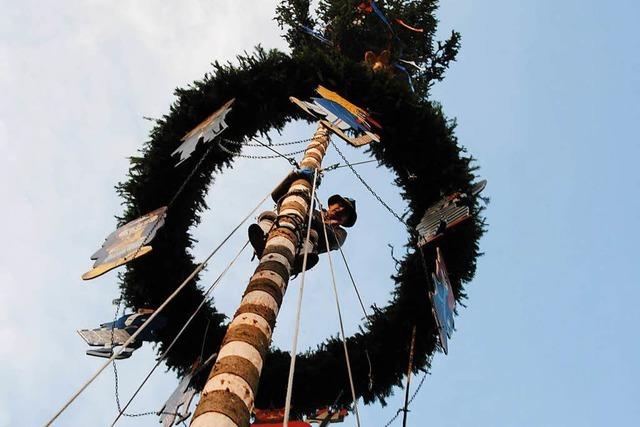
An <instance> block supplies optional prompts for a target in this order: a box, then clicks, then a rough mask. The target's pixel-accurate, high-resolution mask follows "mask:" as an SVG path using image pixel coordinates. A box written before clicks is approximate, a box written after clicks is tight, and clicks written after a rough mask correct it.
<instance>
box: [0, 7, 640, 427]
mask: <svg viewBox="0 0 640 427" xmlns="http://www.w3.org/2000/svg"><path fill="white" fill-rule="evenodd" d="M214 3H215V4H214ZM241 3H242V2H234V1H220V2H211V1H200V2H198V1H188V2H181V4H180V5H178V4H176V5H175V6H174V5H169V4H166V5H162V6H158V5H157V4H156V3H154V2H151V1H141V2H136V3H130V2H116V3H115V4H114V3H112V2H106V1H93V2H90V3H88V2H81V1H74V0H67V1H63V2H56V3H55V4H54V3H51V4H41V3H40V2H36V1H25V2H20V3H11V2H3V3H2V6H3V11H4V12H3V14H2V16H0V93H2V94H3V95H2V102H0V144H1V147H2V149H3V152H4V153H5V162H4V166H3V168H2V170H1V171H0V174H1V175H0V177H1V178H2V182H3V183H4V185H3V186H1V187H0V191H1V192H0V195H1V196H2V198H3V200H4V201H5V206H6V207H5V209H4V210H3V213H2V222H3V223H4V224H5V229H4V232H3V234H4V237H5V239H4V245H3V247H2V248H1V249H0V251H1V252H0V256H1V259H2V260H3V261H2V263H1V264H0V265H1V267H0V279H1V280H2V282H1V284H0V339H1V340H2V343H3V344H2V346H0V347H1V348H0V363H1V365H0V366H2V368H0V373H1V378H2V379H3V381H2V382H1V384H0V425H1V426H4V425H7V426H9V425H40V424H41V423H42V422H43V421H44V420H45V419H47V418H48V417H49V416H51V415H52V414H53V413H54V412H55V410H56V409H57V408H58V407H59V406H60V405H61V404H62V403H63V401H64V400H65V399H66V398H67V397H68V396H69V395H70V394H71V393H72V392H73V391H74V390H75V389H76V388H77V387H78V386H79V385H80V384H81V383H82V382H83V381H84V380H85V379H86V378H87V377H88V376H89V375H90V374H91V373H92V372H93V371H94V370H95V368H96V367H97V366H98V363H99V361H98V360H96V359H91V358H89V357H87V356H85V355H84V349H85V347H84V344H83V342H82V340H81V339H80V338H79V337H78V336H76V334H75V329H79V328H86V327H92V326H95V325H97V324H98V323H100V322H102V321H107V320H110V319H111V318H112V316H113V307H112V306H111V305H110V302H111V299H113V298H115V297H117V286H116V277H115V276H116V275H115V273H111V274H110V275H105V276H103V277H102V278H100V279H96V280H95V281H93V282H91V283H83V282H82V281H81V280H80V275H81V274H82V273H83V272H84V271H86V270H87V269H88V268H89V266H90V260H89V259H88V258H89V255H90V254H91V253H92V252H93V251H94V250H95V249H96V247H97V245H98V244H99V243H100V242H101V241H102V239H103V238H104V237H105V236H106V235H107V234H108V233H109V232H110V231H111V229H112V228H113V226H114V224H115V222H114V220H113V215H114V214H116V213H119V212H120V209H121V208H120V207H119V200H118V198H117V196H116V195H115V193H114V191H113V189H112V188H113V185H114V184H115V183H116V182H117V181H118V180H121V179H123V178H124V175H125V171H126V169H127V161H126V157H127V156H130V155H132V154H134V153H135V151H136V150H137V148H139V147H140V145H141V143H142V142H143V141H144V140H145V137H146V134H147V133H148V131H149V123H148V122H146V121H144V120H142V119H141V116H142V115H147V116H152V117H158V116H160V115H162V114H164V113H165V112H166V111H167V110H168V105H169V103H170V102H171V101H172V96H171V91H172V89H173V88H174V87H176V86H184V85H186V84H188V83H189V82H190V81H192V80H194V79H198V78H200V77H201V76H202V75H203V74H204V73H205V72H207V71H209V69H210V68H209V65H208V64H209V63H210V62H211V61H213V60H214V59H222V60H224V59H231V58H232V57H233V55H234V54H235V53H238V52H241V51H242V50H245V49H247V50H249V49H251V47H252V46H254V45H255V44H257V43H261V44H263V45H264V46H265V47H276V46H278V47H282V46H283V43H282V41H281V40H279V39H278V29H277V28H276V26H275V24H274V23H273V21H271V20H270V18H271V17H272V16H273V8H274V6H273V4H274V3H275V2H260V3H257V2H256V3H257V4H254V5H253V6H252V8H251V11H250V12H248V11H247V10H246V4H244V6H243V4H241ZM438 16H439V18H440V20H441V28H440V32H441V34H442V35H443V37H444V36H445V35H446V34H447V33H448V32H449V31H450V30H451V29H455V30H457V31H460V32H461V33H462V36H463V39H462V50H461V52H460V55H459V60H458V62H456V63H454V64H453V66H452V68H451V70H450V71H449V72H448V74H447V78H446V79H445V81H444V82H442V83H440V84H438V85H437V86H436V87H435V88H434V91H433V98H434V99H435V100H438V101H440V102H441V103H442V104H443V106H444V109H445V111H446V113H447V114H448V115H449V116H450V117H455V118H457V120H458V129H457V135H458V137H459V139H460V141H461V142H462V144H464V145H465V146H466V147H467V148H468V150H469V153H470V154H472V155H473V156H474V157H475V158H477V159H478V164H479V165H480V166H481V170H480V174H481V176H482V177H483V178H486V179H488V180H489V185H488V187H487V190H486V195H488V196H489V197H491V204H490V205H489V206H488V209H487V211H486V215H487V218H488V222H489V231H488V233H487V234H486V236H485V237H484V238H483V240H482V242H481V247H482V250H483V251H484V252H485V256H484V257H482V258H481V259H480V260H479V263H478V273H477V276H476V278H475V279H474V281H473V282H472V283H470V284H469V285H468V286H467V290H468V294H469V300H468V301H467V303H466V305H467V308H463V307H461V308H460V309H459V314H460V316H459V317H457V318H456V326H457V331H456V332H455V334H454V336H453V338H452V340H451V341H450V354H449V355H448V356H445V355H444V354H438V355H437V356H436V358H435V361H434V367H433V372H432V375H431V376H430V377H429V378H428V379H427V381H426V382H425V384H424V386H423V388H422V390H421V392H420V394H419V395H418V397H417V398H416V400H415V401H414V404H413V406H412V412H411V413H410V416H409V421H410V425H413V426H421V425H434V426H442V427H444V426H573V425H580V426H603V425H623V426H626V425H636V424H638V421H637V420H638V418H639V416H640V407H639V406H638V404H637V396H638V395H639V391H640V390H639V386H638V382H639V381H640V372H639V368H638V366H637V361H638V360H640V343H639V339H638V338H639V334H638V332H637V331H636V325H637V324H638V323H639V322H638V321H639V320H640V314H639V311H638V310H637V309H636V307H635V306H634V304H635V303H636V301H637V300H638V299H640V291H639V290H638V287H637V284H638V279H637V277H638V267H637V262H636V258H637V249H636V248H637V246H636V242H637V240H638V238H639V237H640V236H639V234H640V233H639V232H638V225H637V220H638V216H639V214H638V208H639V203H638V201H637V197H635V193H636V192H637V189H638V188H639V184H640V182H639V174H638V171H637V170H638V168H637V167H636V161H637V159H638V157H639V156H640V144H638V139H637V137H636V132H635V126H636V123H637V122H638V119H639V118H640V117H639V116H640V114H639V113H640V108H639V107H638V103H637V97H638V95H639V94H640V90H639V89H640V84H639V83H640V82H639V80H640V59H639V56H638V54H637V52H638V50H639V48H640V35H639V33H638V30H637V20H638V17H640V6H638V4H637V3H636V2H631V1H622V0H618V1H611V2H607V3H602V2H598V3H596V2H593V1H582V2H579V1H562V2H551V1H548V0H542V1H538V2H529V3H525V2H509V1H487V2H477V1H476V2H472V1H466V0H465V1H457V2H443V4H442V6H441V9H440V11H439V13H438ZM248 28H251V29H252V31H247V29H248ZM306 133H308V130H306V129H302V128H301V127H300V126H293V127H292V128H291V129H288V130H287V134H286V135H285V136H284V137H287V138H289V137H290V138H291V139H296V137H297V136H299V135H303V134H306ZM348 153H349V156H350V158H351V159H353V160H355V159H358V158H360V157H361V156H362V154H360V153H357V152H356V151H355V150H348ZM359 156H360V157H359ZM333 159H334V158H333V157H332V158H330V159H329V161H328V163H330V162H332V161H333ZM287 169H288V166H287V164H286V163H285V164H281V163H277V162H276V163H274V164H258V165H257V164H255V163H250V162H249V161H242V162H238V164H237V165H236V167H235V168H234V170H233V171H229V173H227V174H225V176H224V177H221V178H220V179H219V180H218V182H217V184H216V186H215V187H214V190H213V191H212V194H211V196H210V204H211V206H212V207H213V209H212V210H211V211H210V212H209V213H207V215H206V216H205V217H204V218H203V223H202V226H201V227H200V228H199V229H198V230H197V232H196V234H197V237H198V238H199V239H200V244H199V245H198V247H197V248H196V250H195V251H194V252H195V254H196V257H197V258H198V259H201V258H202V257H203V256H204V255H205V254H206V253H208V251H209V250H210V249H211V248H212V247H213V246H214V245H215V244H216V243H217V241H219V239H220V238H221V236H224V235H225V234H226V231H227V230H228V229H229V228H230V227H232V226H233V225H235V221H236V219H237V217H238V215H236V216H225V214H224V212H222V209H218V206H222V205H223V203H225V202H227V201H228V200H230V199H232V198H235V197H237V195H238V194H239V193H240V192H241V193H242V194H244V195H245V196H246V199H243V200H237V202H235V204H234V208H235V209H236V210H237V211H238V212H242V213H244V212H246V211H247V210H248V209H249V207H251V206H252V205H253V204H254V203H255V201H257V200H258V199H259V198H260V196H261V195H263V194H264V193H266V191H267V189H268V188H270V185H271V183H272V182H276V181H277V180H278V179H279V177H280V176H282V175H283V174H284V173H286V171H287ZM361 171H362V173H363V175H365V176H366V177H367V179H369V180H370V181H371V183H372V185H373V186H374V187H375V188H376V190H378V191H379V192H380V193H381V194H382V195H383V197H384V198H385V200H388V201H389V202H390V203H391V204H392V205H393V206H394V207H395V208H396V209H402V204H401V203H400V201H399V198H398V196H397V194H396V193H397V191H396V190H395V189H394V188H392V186H391V185H390V184H389V182H390V181H391V177H390V176H389V175H388V174H387V173H386V172H385V171H383V170H378V169H375V168H374V167H370V166H362V169H361ZM338 189H340V191H342V189H346V190H347V191H348V192H349V193H350V194H352V195H354V196H355V197H356V198H357V199H358V206H359V211H360V218H359V223H358V226H357V227H356V228H354V230H353V232H352V234H351V235H350V239H349V241H348V243H347V246H346V248H345V249H346V250H347V255H348V256H349V257H350V259H351V260H352V263H353V264H354V265H356V266H357V267H356V268H355V269H354V270H355V274H356V277H357V278H358V281H359V282H360V286H361V289H362V291H363V294H364V296H365V300H366V301H367V302H368V303H373V302H377V303H378V304H383V303H384V302H385V300H386V299H387V297H388V295H389V290H390V289H389V285H390V281H389V280H388V279H387V277H388V276H389V274H391V273H392V272H393V263H392V262H391V260H390V258H389V254H388V250H387V247H386V244H387V243H392V244H394V245H396V247H397V248H399V247H400V246H401V245H402V243H403V241H404V233H403V231H402V227H400V226H397V228H396V225H394V223H393V218H392V217H391V216H388V215H387V214H386V213H385V212H384V211H383V210H381V209H380V207H379V205H377V204H376V202H375V200H374V199H373V198H371V196H370V195H368V194H367V193H366V191H364V190H363V189H362V188H361V186H360V185H359V183H357V182H356V181H355V180H353V179H352V177H351V176H350V175H349V173H348V171H346V170H344V169H342V170H341V171H336V172H335V173H334V175H331V176H328V177H327V179H326V180H325V182H324V183H323V186H322V187H321V194H322V195H323V197H324V198H326V196H328V195H329V193H333V192H337V191H338ZM16 224H21V225H20V226H17V225H16ZM380 224H384V225H385V227H383V231H381V232H380V233H379V234H377V235H373V234H372V233H371V230H372V229H373V228H374V227H377V228H380V227H379V225H380ZM240 240H241V239H238V240H236V241H234V242H232V243H231V244H230V248H229V250H228V251H227V252H226V253H225V254H223V256H222V257H221V258H220V260H219V261H217V262H214V264H213V265H212V266H211V267H210V268H209V270H208V272H207V274H206V275H205V277H204V278H203V284H204V283H207V282H208V281H210V280H211V278H213V277H214V276H215V274H216V272H218V271H219V270H220V269H222V268H223V267H224V265H225V263H226V260H227V259H228V257H229V256H230V254H231V253H232V252H233V250H234V249H235V248H236V247H237V244H238V243H241V242H240ZM234 245H236V246H234ZM371 257H375V258H376V259H377V260H379V262H378V263H376V265H375V266H372V265H371V263H370V262H367V260H368V259H370V258H371ZM248 262H249V260H248V258H247V259H243V263H244V266H243V267H242V268H238V269H237V270H234V271H233V272H232V273H231V274H230V276H229V281H228V282H225V284H224V285H223V286H221V288H220V290H219V293H218V294H217V297H216V303H217V305H218V306H219V307H221V308H223V309H224V310H225V312H227V313H231V312H232V310H233V307H234V306H235V305H236V304H237V302H238V301H239V294H240V292H241V289H240V288H242V287H244V282H245V281H246V279H247V277H248V274H250V272H249V270H250V267H249V266H248V265H247V263H248ZM314 271H315V270H314ZM343 273H344V272H343V271H342V272H341V271H340V269H339V277H340V278H341V279H342V280H343V279H344V278H345V276H344V274H343ZM323 274H326V268H325V267H324V266H319V267H318V269H317V276H318V277H317V278H316V279H314V280H311V281H310V282H309V287H308V289H307V291H305V292H306V293H305V295H306V298H305V301H306V302H307V304H306V305H305V307H306V308H305V314H304V318H303V335H302V347H307V346H312V345H314V344H315V343H317V342H319V341H320V340H322V339H323V337H326V336H328V335H330V334H334V333H335V332H336V331H337V329H336V325H335V315H334V311H333V310H334V309H333V306H332V305H331V304H332V300H331V298H332V297H331V294H330V293H329V292H328V289H327V288H326V280H322V278H324V277H326V276H323ZM341 286H344V289H345V291H344V305H345V307H349V309H347V311H348V313H347V315H346V319H347V323H348V328H349V331H354V330H355V328H356V327H357V322H358V321H359V318H360V314H359V313H358V312H357V310H356V309H355V307H356V305H355V300H354V299H353V296H352V295H351V294H350V293H348V292H347V291H348V288H347V283H345V282H341ZM294 289H295V284H294V285H293V287H292V288H291V291H290V292H289V294H288V297H287V301H286V302H285V309H284V310H283V312H282V317H281V320H280V322H279V326H278V327H279V329H278V331H277V333H276V336H275V340H276V342H277V343H278V345H280V346H281V347H282V348H288V347H287V346H289V345H290V344H289V343H290V340H291V336H290V331H291V328H290V319H292V317H293V307H292V306H293V305H294V301H295V294H296V291H295V290H294ZM25 294H27V295H28V298H26V299H25ZM24 301H27V302H28V305H27V306H25V305H24ZM318 318H322V319H325V318H326V319H327V321H323V322H318V321H317V319H318ZM332 322H333V323H332ZM153 357H154V354H153V351H152V349H151V348H150V347H148V348H143V349H141V350H140V351H139V352H137V353H136V354H135V355H134V357H133V358H132V359H131V360H128V361H124V362H121V363H120V364H119V368H120V371H121V387H122V391H121V394H122V395H123V396H128V395H129V393H130V392H131V391H132V390H133V389H134V388H135V387H136V385H137V383H138V381H139V379H140V378H141V377H142V376H143V373H144V371H145V370H146V369H148V368H150V367H151V366H152V364H153ZM414 384H415V383H414ZM176 385H177V381H176V379H175V377H174V375H173V374H172V373H165V372H162V371H161V372H157V373H156V374H155V376H154V377H153V381H152V382H151V383H150V384H149V385H148V387H147V388H146V389H145V392H144V393H142V395H141V396H140V400H139V401H137V403H136V407H135V408H134V410H136V411H137V410H140V411H147V410H154V409H158V408H159V407H160V406H161V405H162V403H163V402H164V400H165V399H166V397H168V395H169V394H170V393H171V391H172V390H173V388H175V386H176ZM397 394H398V396H397V397H396V398H393V399H391V400H390V401H389V406H387V407H386V408H381V407H380V406H379V405H373V406H370V407H366V408H361V413H362V414H363V425H365V426H382V425H384V423H385V422H386V421H387V419H389V418H390V417H391V416H392V415H393V414H394V412H395V410H396V409H397V408H398V407H399V406H400V404H401V398H400V395H401V393H397ZM114 415H115V403H114V400H113V377H112V374H111V372H109V371H108V372H106V373H105V375H103V377H101V378H100V379H99V380H98V382H97V383H96V384H95V385H94V386H92V387H91V388H90V389H89V390H88V391H87V393H86V395H83V397H82V398H80V399H79V400H78V401H77V402H76V403H75V404H74V405H73V406H71V408H70V409H69V411H68V412H67V413H65V414H64V416H63V417H61V419H60V422H59V423H58V425H61V426H82V425H106V424H107V423H108V422H109V420H110V419H112V417H113V416H114ZM155 424H156V420H154V419H153V418H152V417H149V418H142V419H127V420H124V421H123V422H122V423H121V424H119V425H123V426H142V425H155ZM343 425H345V426H351V425H355V423H354V421H353V417H350V418H348V419H347V422H346V423H345V424H343ZM394 425H400V422H399V420H398V421H396V424H394Z"/></svg>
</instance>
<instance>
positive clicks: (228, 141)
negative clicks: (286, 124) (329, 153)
mask: <svg viewBox="0 0 640 427" xmlns="http://www.w3.org/2000/svg"><path fill="white" fill-rule="evenodd" d="M310 141H313V138H307V139H300V140H298V141H289V142H277V143H275V144H269V143H267V144H265V145H268V146H270V147H284V146H285V145H296V144H302V143H303V142H310ZM224 142H225V143H229V144H234V145H244V146H245V147H262V144H254V143H252V142H246V141H243V142H237V141H231V140H229V139H224Z"/></svg>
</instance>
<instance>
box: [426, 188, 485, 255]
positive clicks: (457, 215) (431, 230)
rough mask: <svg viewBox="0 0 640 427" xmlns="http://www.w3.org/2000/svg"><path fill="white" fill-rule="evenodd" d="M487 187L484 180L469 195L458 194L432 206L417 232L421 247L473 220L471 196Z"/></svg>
mask: <svg viewBox="0 0 640 427" xmlns="http://www.w3.org/2000/svg"><path fill="white" fill-rule="evenodd" d="M486 185H487V181H486V180H482V181H480V182H478V183H477V184H474V185H473V186H472V187H471V191H470V192H469V194H467V193H462V192H457V193H453V194H451V195H449V196H447V197H445V198H444V199H442V200H440V201H438V202H437V203H435V204H434V205H432V206H431V207H430V208H429V209H427V212H425V214H424V216H423V217H422V219H421V220H420V224H418V226H417V227H416V230H417V231H418V233H419V234H420V236H421V239H420V240H419V241H418V245H419V246H423V245H426V244H429V243H431V242H433V241H434V240H436V239H438V238H439V237H441V236H442V235H443V234H444V232H445V231H446V230H448V229H450V228H452V227H455V226H456V225H458V224H460V223H461V222H463V221H465V220H467V219H469V218H471V204H472V200H471V196H475V195H477V194H478V193H480V192H481V191H482V190H484V188H485V187H486Z"/></svg>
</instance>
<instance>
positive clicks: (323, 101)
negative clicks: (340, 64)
mask: <svg viewBox="0 0 640 427" xmlns="http://www.w3.org/2000/svg"><path fill="white" fill-rule="evenodd" d="M316 92H318V93H319V94H320V96H321V98H317V97H314V98H311V99H312V100H313V101H312V102H306V101H300V100H299V99H297V98H295V97H293V96H292V97H290V98H289V99H290V100H291V102H293V103H294V104H296V105H297V106H298V107H300V108H302V109H303V110H304V111H305V112H306V113H307V114H309V115H311V116H313V117H316V114H318V115H320V116H322V117H324V120H322V121H321V122H322V124H324V125H325V126H326V127H327V128H329V129H330V130H331V131H332V132H333V133H335V134H336V135H338V136H339V137H340V138H342V139H343V140H345V141H346V142H348V143H349V144H351V145H353V146H354V147H360V146H362V145H366V144H369V143H371V142H374V141H375V142H380V137H379V136H378V135H376V134H375V133H373V132H372V125H374V126H376V127H380V125H379V124H378V123H377V122H376V121H374V120H373V119H372V118H371V116H370V115H369V113H367V111H366V110H364V109H362V108H360V107H358V106H356V105H354V104H352V103H351V102H349V101H347V100H346V99H344V98H343V97H341V96H340V95H338V94H337V93H335V92H333V91H330V90H328V89H326V88H324V87H322V86H318V88H317V89H316ZM346 131H349V132H351V133H352V134H354V137H351V136H349V135H347V134H346V133H345V132H346Z"/></svg>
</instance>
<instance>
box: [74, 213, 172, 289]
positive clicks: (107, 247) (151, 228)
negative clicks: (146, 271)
mask: <svg viewBox="0 0 640 427" xmlns="http://www.w3.org/2000/svg"><path fill="white" fill-rule="evenodd" d="M166 213H167V207H166V206H164V207H162V208H159V209H156V210H155V211H153V212H149V213H148V214H146V215H144V216H142V217H140V218H138V219H135V220H133V221H131V222H129V223H127V224H125V225H123V226H122V227H120V228H118V229H117V230H116V231H114V232H113V233H111V234H110V235H109V236H108V237H107V239H106V240H105V242H104V243H103V244H102V248H100V249H98V251H96V253H94V254H93V255H91V259H93V260H96V262H95V263H94V264H93V269H91V270H90V271H87V272H86V273H84V274H83V275H82V279H84V280H90V279H94V278H96V277H98V276H101V275H103V274H104V273H106V272H107V271H110V270H112V269H114V268H116V267H119V266H121V265H123V264H126V263H128V262H129V261H131V260H134V259H136V258H139V257H141V256H143V255H145V254H147V253H149V252H150V251H151V249H152V248H151V246H145V245H146V244H147V243H149V242H151V240H153V238H154V237H155V235H156V232H157V231H158V229H159V228H160V227H162V226H163V225H164V219H165V216H166Z"/></svg>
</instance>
